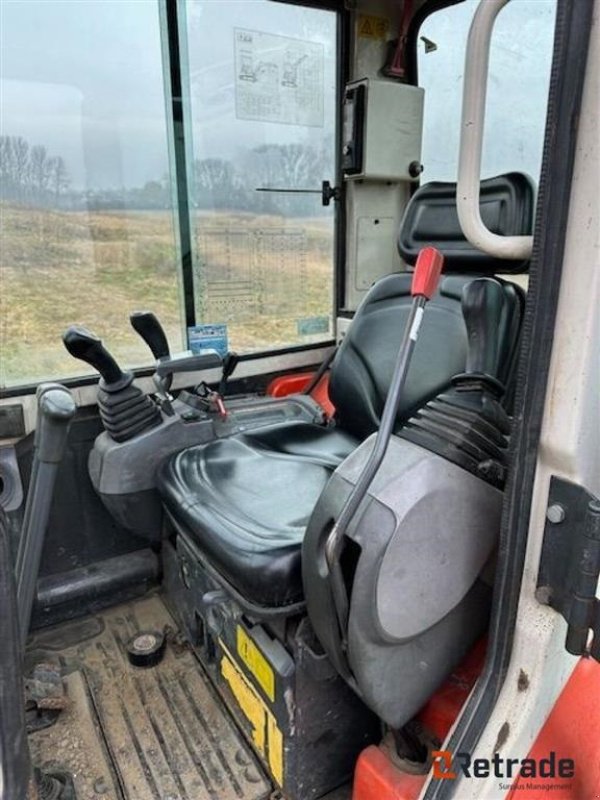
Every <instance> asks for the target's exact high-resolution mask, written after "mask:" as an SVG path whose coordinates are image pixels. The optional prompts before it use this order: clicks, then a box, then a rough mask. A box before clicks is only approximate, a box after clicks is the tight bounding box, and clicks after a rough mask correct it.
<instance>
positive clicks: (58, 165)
mask: <svg viewBox="0 0 600 800" xmlns="http://www.w3.org/2000/svg"><path fill="white" fill-rule="evenodd" d="M48 166H49V172H50V187H51V189H52V191H53V192H54V200H55V202H56V203H57V204H58V201H59V198H60V195H61V193H62V192H65V191H66V190H67V189H68V188H69V184H70V183H71V181H70V179H69V173H68V172H67V165H66V164H65V160H64V158H63V157H62V156H55V157H54V158H50V159H49V160H48Z"/></svg>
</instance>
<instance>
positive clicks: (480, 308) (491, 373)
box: [457, 278, 506, 390]
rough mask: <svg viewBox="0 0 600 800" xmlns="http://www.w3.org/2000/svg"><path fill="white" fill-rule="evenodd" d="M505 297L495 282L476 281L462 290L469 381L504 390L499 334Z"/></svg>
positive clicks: (485, 279)
mask: <svg viewBox="0 0 600 800" xmlns="http://www.w3.org/2000/svg"><path fill="white" fill-rule="evenodd" d="M505 302H506V300H505V295H504V290H503V288H502V286H501V285H500V284H499V283H498V281H496V280H494V279H493V278H477V279H476V280H473V281H470V283H468V284H467V285H466V286H465V288H464V289H463V295H462V302H461V305H462V313H463V318H464V321H465V326H466V328H467V360H466V369H465V372H464V373H463V375H461V376H457V377H460V378H462V379H463V380H466V379H467V377H468V378H470V379H479V380H482V381H484V382H485V383H487V384H489V385H495V386H496V388H498V389H500V390H502V388H503V387H502V386H501V384H500V382H499V381H498V377H497V375H498V368H499V363H498V362H499V355H500V353H499V340H500V338H501V337H500V336H499V335H498V330H499V328H500V327H501V323H502V317H503V314H504V305H505Z"/></svg>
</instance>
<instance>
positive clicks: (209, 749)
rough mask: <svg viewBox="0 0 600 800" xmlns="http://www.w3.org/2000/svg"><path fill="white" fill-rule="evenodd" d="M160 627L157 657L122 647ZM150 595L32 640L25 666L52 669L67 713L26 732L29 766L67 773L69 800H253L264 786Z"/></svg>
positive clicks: (245, 748)
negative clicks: (163, 645) (162, 643)
mask: <svg viewBox="0 0 600 800" xmlns="http://www.w3.org/2000/svg"><path fill="white" fill-rule="evenodd" d="M165 626H169V628H170V629H171V632H170V634H169V636H168V637H167V641H168V643H167V649H166V653H165V656H164V659H163V660H162V661H161V662H160V663H159V664H158V665H157V666H154V667H150V668H140V667H133V666H131V665H130V664H129V662H128V660H127V656H126V651H125V643H126V642H127V641H128V640H129V639H130V637H131V636H133V635H134V634H135V633H137V632H139V631H143V630H163V629H164V628H165ZM174 630H175V623H174V622H173V619H172V618H171V616H170V615H169V613H168V611H167V609H166V608H165V606H164V604H163V602H162V600H161V599H160V597H159V596H158V595H153V596H151V597H146V598H144V599H142V600H137V601H135V602H133V603H128V604H126V605H123V606H118V607H116V608H114V609H110V610H109V611H107V612H103V613H101V614H99V615H97V616H95V617H93V618H88V619H86V620H83V621H81V620H80V621H76V622H72V623H67V624H65V625H61V626H57V627H55V628H52V629H47V630H44V631H42V632H41V633H39V634H37V635H36V636H35V637H34V639H33V640H32V641H31V643H30V646H29V648H28V654H27V662H28V663H29V664H33V663H38V662H40V661H45V662H54V663H56V662H59V663H60V666H61V669H62V674H63V675H64V676H65V677H64V683H65V688H66V693H67V696H68V703H67V707H66V709H65V710H64V711H62V712H61V714H60V716H59V718H58V721H57V722H56V723H55V724H54V725H53V726H52V727H50V728H46V729H45V730H41V731H37V732H35V733H32V734H30V736H29V742H30V747H31V751H32V758H33V761H34V763H35V764H36V765H37V766H41V767H45V768H47V769H51V770H66V771H68V772H70V773H71V774H72V775H73V776H74V782H75V788H76V791H77V798H78V800H113V798H115V800H117V799H118V800H229V799H230V798H231V799H232V800H233V798H239V799H240V800H263V798H267V797H269V795H270V792H271V791H272V790H271V786H270V784H269V782H268V781H267V780H266V778H265V777H264V775H263V773H262V772H261V770H260V768H259V766H258V762H257V760H256V757H255V756H254V754H253V753H252V751H251V749H250V747H249V746H248V745H247V744H246V742H245V740H244V739H243V737H242V735H241V734H240V732H239V731H238V730H237V728H236V726H235V724H234V723H233V721H232V720H231V719H230V717H229V715H228V714H227V712H226V711H225V710H224V709H223V707H222V705H221V703H220V701H219V699H218V698H217V696H216V695H215V693H214V691H213V689H212V687H211V686H210V684H209V682H208V679H207V678H206V676H205V675H204V673H203V672H202V669H201V667H200V665H199V664H198V662H197V661H196V659H195V657H194V655H193V654H192V652H191V651H190V650H189V649H188V648H187V647H186V646H185V645H184V644H181V643H180V642H178V640H177V637H176V636H174V635H173V633H174Z"/></svg>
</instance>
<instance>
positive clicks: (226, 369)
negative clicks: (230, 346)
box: [218, 352, 240, 397]
mask: <svg viewBox="0 0 600 800" xmlns="http://www.w3.org/2000/svg"><path fill="white" fill-rule="evenodd" d="M239 363H240V357H239V356H238V354H237V353H233V352H229V353H227V355H226V356H225V358H224V359H223V372H222V373H221V380H220V382H219V389H218V393H219V394H220V395H221V397H225V392H226V391H227V381H228V380H229V378H230V377H231V376H232V375H233V373H234V371H235V369H236V367H237V365H238V364H239Z"/></svg>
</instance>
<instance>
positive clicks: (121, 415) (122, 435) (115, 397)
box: [63, 325, 161, 442]
mask: <svg viewBox="0 0 600 800" xmlns="http://www.w3.org/2000/svg"><path fill="white" fill-rule="evenodd" d="M63 342H64V345H65V347H66V348H67V350H68V351H69V353H70V354H71V355H72V356H73V357H74V358H78V359H79V360H80V361H84V362H85V363H86V364H89V365H90V366H92V367H94V369H95V370H97V371H98V372H99V373H100V383H99V386H98V409H99V411H100V417H101V418H102V422H103V424H104V427H105V429H106V431H107V433H108V434H109V436H110V437H111V438H112V439H114V440H115V442H126V441H127V440H128V439H132V438H133V437H134V436H138V435H139V434H141V433H143V432H144V431H146V430H148V429H150V428H154V427H156V426H157V425H160V423H161V416H160V411H159V410H158V408H157V406H156V404H155V403H154V402H153V401H152V400H151V399H150V398H149V397H147V396H146V395H145V394H144V393H143V392H142V390H141V389H140V388H139V387H138V386H135V385H134V383H133V372H130V371H129V370H127V371H124V370H122V369H121V367H120V366H119V365H118V364H117V362H116V361H115V359H114V358H113V357H112V356H111V354H110V353H109V352H108V350H107V349H106V348H105V347H104V345H103V344H102V341H101V340H100V339H99V338H98V337H97V336H96V335H95V334H93V333H91V332H90V331H88V330H87V328H83V327H81V326H79V325H72V326H71V327H70V328H68V329H67V330H66V331H65V333H64V334H63Z"/></svg>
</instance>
